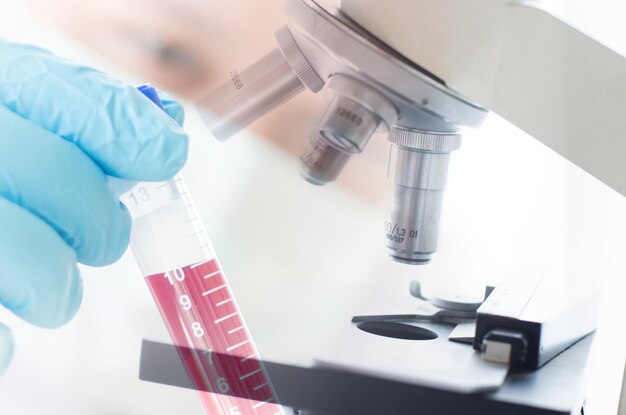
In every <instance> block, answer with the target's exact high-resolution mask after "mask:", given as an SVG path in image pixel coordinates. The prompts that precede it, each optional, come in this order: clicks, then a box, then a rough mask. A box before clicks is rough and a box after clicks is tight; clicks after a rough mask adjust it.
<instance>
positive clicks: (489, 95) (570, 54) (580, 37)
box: [341, 0, 626, 195]
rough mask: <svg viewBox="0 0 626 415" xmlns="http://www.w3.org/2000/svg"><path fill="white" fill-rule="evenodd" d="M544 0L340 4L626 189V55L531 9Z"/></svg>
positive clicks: (468, 92) (361, 0) (468, 93)
mask: <svg viewBox="0 0 626 415" xmlns="http://www.w3.org/2000/svg"><path fill="white" fill-rule="evenodd" d="M537 3H538V2H531V1H525V2H524V1H505V0H464V1H462V2H459V1H457V0H394V1H393V2H381V1H379V0H342V4H341V9H342V11H343V12H344V13H346V14H347V15H348V16H350V17H351V18H352V19H354V20H355V21H356V22H358V23H359V24H360V25H361V26H363V27H365V28H366V29H367V30H368V31H370V32H371V33H373V34H374V35H375V36H377V37H378V38H380V39H381V40H383V41H384V42H386V43H387V44H389V45H390V46H392V47H393V48H394V49H396V50H397V51H399V52H400V53H402V54H403V55H405V56H407V57H408V58H409V59H411V60H413V61H414V62H416V63H418V64H419V65H420V66H421V67H423V68H425V69H426V70H428V71H430V72H431V73H433V74H435V75H436V76H437V77H439V78H440V79H442V80H443V81H444V82H445V83H446V85H447V86H448V87H449V88H450V89H452V90H455V91H457V92H459V93H461V94H462V95H464V96H465V97H467V98H469V100H471V101H473V102H476V103H478V104H480V105H483V106H485V107H487V108H489V109H491V110H492V111H494V112H495V113H497V114H499V115H501V116H502V117H504V118H505V119H507V120H508V121H510V122H512V123H513V124H515V125H516V126H518V127H519V128H521V129H522V130H524V131H525V132H527V133H528V134H530V135H531V136H533V137H535V138H536V139H538V140H539V141H541V142H542V143H544V144H546V145H547V146H548V147H550V148H552V149H553V150H555V151H556V152H557V153H559V154H561V155H562V156H564V157H565V158H567V159H568V160H570V161H571V162H573V163H575V164H576V165H578V166H579V167H581V168H583V169H584V170H586V171H587V172H589V173H590V174H592V175H593V176H595V177H596V178H598V179H599V180H601V181H602V182H604V183H606V184H607V185H609V186H610V187H612V188H613V189H615V190H617V191H618V192H620V193H621V194H623V195H626V59H625V58H624V57H622V56H620V55H619V54H617V53H615V52H614V51H612V50H610V49H609V48H607V47H606V46H604V45H602V44H600V43H598V42H597V41H595V40H593V39H591V38H590V37H588V36H586V35H584V34H583V33H581V32H580V31H578V30H576V29H575V28H573V27H572V26H570V25H568V24H567V23H565V22H564V21H562V20H559V19H558V18H556V17H555V16H553V15H551V14H549V13H548V12H546V11H544V10H541V9H538V8H535V7H530V6H529V4H537ZM503 139H506V137H503Z"/></svg>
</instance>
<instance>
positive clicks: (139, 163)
mask: <svg viewBox="0 0 626 415" xmlns="http://www.w3.org/2000/svg"><path fill="white" fill-rule="evenodd" d="M163 104H164V106H165V108H166V111H167V112H168V114H169V115H170V116H171V117H173V118H174V119H176V120H177V121H178V122H179V123H182V118H183V111H182V107H181V106H180V105H179V104H178V103H177V102H175V101H173V100H171V99H168V98H167V97H163ZM168 114H165V113H164V112H162V111H161V110H160V109H159V108H158V107H157V106H156V105H154V104H153V103H152V102H151V101H150V100H149V99H148V98H146V97H145V96H144V95H143V94H142V93H140V92H139V91H137V90H136V89H135V88H134V87H132V86H127V85H124V84H122V83H120V82H118V81H116V80H114V79H111V78H109V77H108V76H106V75H105V74H103V73H101V72H98V71H96V70H93V69H90V68H86V67H83V66H79V65H76V64H73V63H70V62H68V61H65V60H63V59H60V58H58V57H56V56H54V55H52V54H50V53H49V52H47V51H45V50H42V49H39V48H36V47H32V46H26V45H19V44H12V43H8V42H5V41H2V40H0V304H1V305H3V306H4V307H6V308H8V309H9V310H11V311H13V312H14V313H15V314H17V315H18V316H20V317H21V318H23V319H25V320H27V321H29V322H31V323H33V324H36V325H38V326H42V327H47V328H53V327H58V326H60V325H62V324H64V323H65V322H67V321H68V320H69V319H70V318H71V317H72V316H73V315H74V313H75V312H76V310H77V309H78V306H79V305H80V301H81V297H82V283H81V278H80V275H79V271H78V268H77V266H76V263H77V262H80V263H83V264H87V265H92V266H101V265H107V264H111V263H112V262H115V261H116V260H117V259H118V258H119V257H120V256H121V255H122V253H123V252H124V250H125V249H126V246H127V245H128V239H129V233H130V222H131V221H130V216H129V214H128V212H127V210H126V208H125V207H124V206H123V205H122V204H121V203H120V202H119V201H118V200H117V199H116V197H115V196H114V194H113V192H112V190H111V188H110V187H109V185H108V182H107V175H109V176H113V177H118V178H123V179H130V180H140V181H158V180H166V179H169V178H170V177H172V176H173V175H174V174H175V173H176V172H177V171H178V170H180V168H181V167H182V166H183V164H184V163H185V160H186V157H187V142H188V139H187V136H186V134H185V133H184V132H183V130H182V129H181V128H180V127H179V125H178V124H177V123H176V122H175V121H174V120H173V119H172V118H170V117H169V116H168ZM12 352H13V342H12V339H11V333H10V331H9V330H8V329H7V327H6V326H4V325H2V324H0V373H1V372H2V371H4V369H6V367H7V365H8V361H9V360H10V357H11V355H12Z"/></svg>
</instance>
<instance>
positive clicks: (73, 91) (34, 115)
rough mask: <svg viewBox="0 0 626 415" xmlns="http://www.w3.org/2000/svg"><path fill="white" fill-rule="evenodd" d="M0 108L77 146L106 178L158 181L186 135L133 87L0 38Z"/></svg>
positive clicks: (181, 150) (173, 165)
mask: <svg viewBox="0 0 626 415" xmlns="http://www.w3.org/2000/svg"><path fill="white" fill-rule="evenodd" d="M0 68H2V70H0V105H4V106H6V107H7V108H9V109H10V110H11V111H13V112H15V113H17V114H19V115H21V116H22V117H24V118H27V119H29V120H31V121H33V122H35V123H36V124H38V125H40V126H42V127H43V128H45V129H46V130H48V131H50V132H52V133H55V134H57V135H59V136H61V137H63V138H65V139H67V140H68V141H71V142H73V143H75V144H76V145H78V146H79V147H80V148H81V149H82V150H83V151H84V152H85V153H87V154H88V155H89V156H90V157H91V158H92V159H94V160H95V161H96V162H97V163H98V164H99V165H100V167H101V168H102V169H103V170H104V172H105V173H106V174H108V175H111V176H115V177H121V178H126V179H131V180H166V179H169V178H170V177H172V176H173V175H174V174H175V173H176V172H177V171H178V170H180V168H181V167H182V166H183V165H184V163H185V160H186V157H187V141H188V138H187V135H186V134H185V132H184V131H183V130H182V129H181V128H180V126H179V125H178V124H176V122H175V121H174V120H172V119H171V118H170V117H169V116H168V115H167V114H164V113H163V111H161V110H160V109H159V108H157V107H156V106H155V105H154V104H153V103H152V102H150V100H149V99H147V98H146V97H144V96H143V94H141V92H139V91H137V90H136V88H134V87H132V86H128V85H124V84H122V83H121V82H119V81H116V80H115V79H112V78H110V77H108V76H107V75H105V74H103V73H101V72H99V71H96V70H94V69H91V68H87V67H84V66H80V65H76V64H73V63H71V62H68V61H66V60H63V59H60V58H58V57H56V56H54V55H52V54H51V53H49V52H47V51H45V50H43V49H39V48H36V47H33V46H28V45H20V44H12V43H8V42H4V41H2V40H0Z"/></svg>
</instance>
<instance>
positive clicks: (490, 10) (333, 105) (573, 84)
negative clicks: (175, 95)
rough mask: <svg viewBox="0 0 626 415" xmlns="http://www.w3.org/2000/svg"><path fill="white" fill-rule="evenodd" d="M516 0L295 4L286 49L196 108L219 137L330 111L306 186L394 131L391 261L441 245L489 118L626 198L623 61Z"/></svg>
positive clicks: (315, 140)
mask: <svg viewBox="0 0 626 415" xmlns="http://www.w3.org/2000/svg"><path fill="white" fill-rule="evenodd" d="M536 3H537V2H530V1H526V2H524V1H506V0H467V1H463V2H458V1H456V0H394V1H391V2H381V1H378V0H342V3H341V9H338V10H337V9H333V8H327V7H323V6H321V5H320V4H318V3H317V2H316V1H314V0H290V1H289V2H288V3H287V10H288V12H289V14H290V16H291V17H292V18H293V23H294V24H293V25H291V24H290V25H289V26H285V27H283V28H281V29H280V30H278V31H277V32H276V39H277V43H278V47H277V48H276V49H275V50H274V51H272V52H270V53H268V54H267V55H265V56H264V57H263V58H262V59H260V60H259V61H258V62H257V63H255V64H253V65H251V66H250V67H248V68H246V69H244V70H243V71H233V72H231V73H230V74H229V78H230V79H229V80H228V81H227V82H225V83H224V84H223V85H222V86H220V87H219V88H217V89H216V90H214V91H212V92H210V93H209V94H208V95H207V96H205V97H204V98H203V99H202V100H200V101H199V103H198V104H199V108H200V110H201V111H200V112H201V114H205V115H204V118H205V121H206V122H207V124H209V126H210V128H211V130H212V132H213V134H214V135H215V136H216V137H217V138H218V139H221V140H223V139H226V138H228V137H230V136H231V135H233V134H234V133H236V132H237V131H239V130H240V129H242V128H243V127H245V126H246V125H247V124H249V123H251V122H252V121H254V120H255V119H257V118H258V117H260V116H262V115H263V114H264V113H265V112H267V111H269V110H271V109H272V108H274V107H276V106H278V105H280V104H282V103H284V102H286V101H287V100H288V99H290V98H291V97H293V96H295V95H296V94H298V93H300V92H302V91H304V90H306V89H308V90H310V91H312V92H314V93H317V92H320V91H322V92H323V93H324V95H325V97H326V98H327V101H328V107H327V110H326V112H325V113H324V114H323V115H322V117H321V119H320V121H319V123H318V124H317V126H316V127H315V128H314V129H313V131H312V132H311V134H310V136H309V145H308V148H307V149H306V150H305V151H304V152H303V154H302V156H301V161H302V168H301V175H302V177H303V178H304V179H305V180H306V181H308V182H310V183H312V184H315V185H323V184H326V183H328V182H331V181H333V180H334V179H335V178H336V177H337V176H338V175H339V174H340V172H341V169H342V168H343V167H344V166H345V164H346V163H347V162H348V161H349V158H350V157H351V156H353V155H356V154H358V153H360V152H361V151H362V150H363V149H364V147H365V146H366V145H367V142H368V141H369V139H370V137H371V136H372V135H373V134H374V133H376V132H378V133H387V134H388V139H389V141H390V144H391V150H390V158H389V168H388V174H387V178H388V181H389V183H390V187H391V189H392V192H391V194H392V200H391V209H390V213H389V216H388V217H387V219H386V220H385V222H384V238H385V244H386V246H387V248H388V250H389V253H390V255H391V257H392V258H393V259H394V260H396V261H398V262H402V263H407V264H426V263H428V262H430V260H431V258H432V256H433V254H434V252H436V250H437V239H438V233H439V219H440V212H441V209H442V200H443V197H442V196H443V192H444V190H445V185H446V176H447V171H448V164H449V161H450V154H451V153H452V152H453V151H455V150H457V149H458V148H459V147H460V146H461V136H462V133H463V130H464V129H466V128H478V127H480V125H481V124H482V122H483V120H484V119H485V118H486V116H487V114H488V113H489V110H492V111H494V112H496V113H497V114H499V115H501V116H502V117H504V118H505V119H507V120H508V121H510V122H512V123H513V124H515V125H517V126H518V127H520V128H521V129H522V130H524V131H526V132H527V133H529V134H530V135H532V136H533V137H535V138H536V139H538V140H540V141H541V142H543V143H544V144H546V145H547V146H549V147H550V148H552V149H553V150H555V151H556V152H558V153H559V154H561V155H562V156H564V157H566V158H567V159H569V160H570V161H572V162H573V163H575V164H577V165H578V166H580V167H582V168H583V169H584V170H586V171H587V172H589V173H591V174H592V175H593V176H595V177H596V178H598V179H600V180H601V181H603V182H604V183H606V184H607V185H609V186H610V187H612V188H613V189H615V190H617V191H618V192H620V193H621V194H626V163H624V160H626V139H625V138H626V137H625V133H624V131H626V117H625V116H624V115H625V114H626V59H624V58H623V57H621V56H620V55H618V54H617V53H615V52H613V51H612V50H610V49H608V48H607V47H605V46H603V45H602V44H600V43H598V42H596V41H594V40H593V39H591V38H589V37H587V36H586V35H584V34H582V33H581V32H579V31H578V30H576V29H575V28H573V27H572V26H570V25H568V24H567V23H565V22H564V21H562V20H559V19H558V18H556V17H555V16H553V15H551V14H549V13H547V12H546V11H544V10H542V9H539V8H536V7H534V5H535V4H536Z"/></svg>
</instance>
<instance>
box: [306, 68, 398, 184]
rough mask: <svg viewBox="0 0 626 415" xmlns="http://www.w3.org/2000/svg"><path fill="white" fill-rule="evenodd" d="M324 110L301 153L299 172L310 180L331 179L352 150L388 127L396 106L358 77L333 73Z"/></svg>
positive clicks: (357, 149) (361, 149)
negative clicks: (356, 78) (357, 78)
mask: <svg viewBox="0 0 626 415" xmlns="http://www.w3.org/2000/svg"><path fill="white" fill-rule="evenodd" d="M327 95H328V96H329V97H330V101H329V103H328V107H327V108H326V112H325V113H324V115H323V116H322V118H321V119H320V121H319V123H318V125H317V128H316V129H315V131H314V132H313V134H312V135H311V137H310V142H309V146H308V148H306V149H305V150H304V151H303V152H302V154H301V156H300V160H301V161H302V168H301V170H300V174H301V175H302V177H303V178H304V179H305V180H306V181H308V182H309V183H313V184H316V185H324V184H326V183H328V182H331V181H334V180H335V179H336V178H337V176H338V175H339V173H340V172H341V170H342V169H343V167H344V166H345V164H346V162H347V161H348V159H349V158H350V156H351V155H353V154H358V153H360V152H362V151H363V149H364V148H365V145H366V144H367V142H368V141H369V139H370V137H371V136H372V134H374V132H376V131H379V132H385V131H388V130H389V128H390V126H392V125H393V124H394V123H395V122H396V119H397V111H396V108H395V107H394V106H393V105H392V104H391V103H390V102H389V101H387V99H386V98H384V97H383V96H382V95H381V94H379V93H378V92H377V91H375V90H373V89H372V88H370V87H369V86H367V85H365V84H363V83H362V82H360V81H357V80H355V79H352V78H350V77H348V76H345V75H334V76H332V77H331V78H330V80H329V81H328V89H327Z"/></svg>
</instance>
